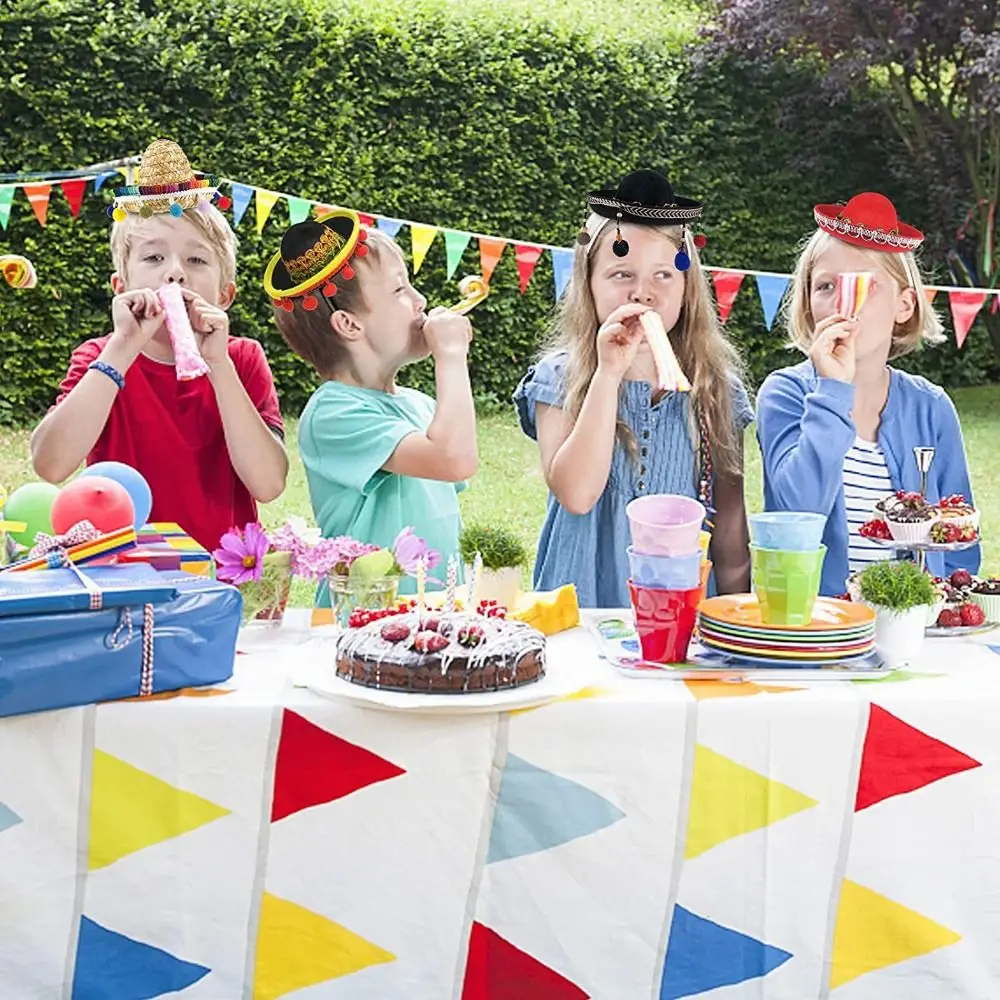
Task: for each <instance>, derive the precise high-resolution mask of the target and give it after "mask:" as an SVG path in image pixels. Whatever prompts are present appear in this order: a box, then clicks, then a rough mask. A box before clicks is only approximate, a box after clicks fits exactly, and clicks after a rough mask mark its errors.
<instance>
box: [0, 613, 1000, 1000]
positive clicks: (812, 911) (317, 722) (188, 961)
mask: <svg viewBox="0 0 1000 1000" xmlns="http://www.w3.org/2000/svg"><path fill="white" fill-rule="evenodd" d="M994 636H996V638H994V639H993V640H992V641H993V642H994V643H996V644H998V645H997V646H996V648H991V647H990V645H989V640H990V637H989V636H986V637H984V638H982V639H978V640H965V641H962V640H957V639H947V640H944V639H939V640H930V641H928V642H927V644H926V648H925V651H924V654H923V655H922V657H921V658H920V660H919V662H918V663H916V664H914V665H913V666H912V667H910V668H908V669H907V670H906V671H902V672H898V673H896V674H894V675H893V676H892V677H891V678H888V679H885V680H880V681H877V682H851V681H835V682H830V681H825V682H820V683H815V684H812V685H797V684H795V680H794V677H790V678H789V682H788V684H787V685H784V686H783V685H764V686H761V685H757V684H753V683H749V684H726V683H720V682H707V681H701V682H692V683H684V682H681V681H676V680H672V681H666V680H661V681H650V680H629V679H625V678H621V677H619V676H618V675H616V674H615V673H614V672H613V671H612V670H611V668H610V667H609V666H608V665H607V664H606V663H605V662H604V661H601V660H599V659H598V657H597V655H596V649H595V647H594V646H593V644H592V642H591V640H590V638H589V636H588V635H587V633H585V632H584V631H582V630H579V631H577V632H574V633H566V634H564V635H561V636H557V637H555V638H553V639H552V640H551V641H550V657H551V658H552V659H553V660H554V661H555V660H557V659H558V660H559V662H561V663H562V664H571V665H572V668H573V669H574V670H579V671H580V676H581V684H584V685H585V686H584V688H583V690H582V691H581V692H579V693H578V694H577V695H575V696H573V697H569V698H564V699H562V700H559V701H556V702H554V703H551V704H548V705H545V706H543V707H538V708H533V709H528V710H524V711H520V712H515V713H503V714H499V713H486V714H460V713H456V714H447V715H433V714H420V713H399V712H385V711H377V710H373V709H370V708H363V707H359V706H357V705H354V704H350V703H347V702H342V701H335V700H330V699H328V698H323V697H320V696H318V695H316V694H313V693H312V692H310V691H308V690H305V689H302V688H296V687H294V686H293V685H292V682H291V679H292V678H293V677H296V676H298V675H299V674H300V672H301V671H302V668H303V665H308V664H312V665H313V666H314V668H315V666H316V665H320V666H321V667H328V668H329V669H332V658H331V646H330V640H329V638H324V637H323V632H322V631H321V630H317V631H316V632H313V633H309V632H308V630H306V629H304V628H303V629H301V630H299V629H295V628H285V629H283V630H279V631H275V632H271V633H267V634H258V635H256V636H254V635H250V634H248V635H246V637H245V638H244V639H243V640H242V641H241V649H242V650H243V652H242V653H241V654H240V655H239V656H238V658H237V670H236V674H235V676H234V678H233V680H232V681H231V682H230V683H228V684H226V685H224V686H223V687H222V688H221V689H213V690H202V691H197V692H194V691H192V692H184V693H182V694H180V695H175V696H170V697H162V698H157V699H153V700H145V701H143V702H138V701H132V702H122V703H113V704H102V705H98V706H88V707H84V708H78V709H70V710H66V711H59V712H51V713H44V714H40V715H34V716H24V717H20V718H10V719H3V720H0V998H2V1000H34V998H38V1000H53V998H58V997H67V998H69V997H72V998H73V1000H104V998H107V1000H132V998H140V997H144V998H145V997H156V996H162V995H165V994H169V993H171V992H176V993H178V994H179V995H181V996H183V997H184V998H186V1000H236V998H252V1000H271V998H277V997H282V996H289V995H293V996H295V997H296V998H301V1000H320V998H329V1000H341V998H343V1000H396V998H398V1000H424V998H426V1000H450V998H454V1000H513V998H517V1000H563V998H581V997H594V998H601V1000H640V998H642V1000H645V998H651V1000H671V998H679V997H686V996H698V997H700V998H703V1000H744V998H747V1000H749V998H755V1000H758V998H767V1000H810V998H814V997H816V998H819V997H827V996H831V995H832V996H835V997H836V998H838V1000H840V998H843V1000H896V998H898V1000H951V998H954V1000H958V998H962V1000H968V998H982V1000H992V998H996V997H1000V949H998V948H997V947H996V942H997V941H998V940H1000V846H998V837H997V831H998V830H1000V767H998V760H1000V724H998V719H1000V656H998V653H1000V633H994Z"/></svg>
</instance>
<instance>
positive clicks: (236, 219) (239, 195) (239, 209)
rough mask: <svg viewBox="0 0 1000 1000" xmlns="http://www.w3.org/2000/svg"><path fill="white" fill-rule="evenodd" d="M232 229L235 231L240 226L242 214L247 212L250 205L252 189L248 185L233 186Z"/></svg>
mask: <svg viewBox="0 0 1000 1000" xmlns="http://www.w3.org/2000/svg"><path fill="white" fill-rule="evenodd" d="M232 189H233V228H234V229H235V228H236V227H237V226H238V225H239V224H240V219H242V218H243V213H244V212H245V211H246V210H247V208H248V207H249V205H250V199H251V198H252V197H253V188H252V187H250V185H249V184H235V183H234V184H233V185H232Z"/></svg>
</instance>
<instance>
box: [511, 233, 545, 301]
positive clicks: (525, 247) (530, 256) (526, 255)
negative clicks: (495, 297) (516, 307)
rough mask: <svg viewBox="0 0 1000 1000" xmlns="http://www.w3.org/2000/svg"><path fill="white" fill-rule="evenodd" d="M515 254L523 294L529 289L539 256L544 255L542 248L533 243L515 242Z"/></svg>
mask: <svg viewBox="0 0 1000 1000" xmlns="http://www.w3.org/2000/svg"><path fill="white" fill-rule="evenodd" d="M514 256H515V258H516V260H517V277H518V279H519V280H520V282H521V294H522V295H524V293H525V292H526V291H527V290H528V282H529V281H531V274H532V272H533V271H534V270H535V265H536V264H537V263H538V258H539V257H541V256H542V248H541V247H539V246H534V245H533V244H531V243H515V244H514Z"/></svg>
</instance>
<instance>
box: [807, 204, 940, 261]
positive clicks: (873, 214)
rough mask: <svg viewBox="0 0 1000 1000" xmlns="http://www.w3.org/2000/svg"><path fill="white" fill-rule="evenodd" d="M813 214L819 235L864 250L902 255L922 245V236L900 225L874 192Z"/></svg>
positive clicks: (893, 209)
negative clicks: (834, 238)
mask: <svg viewBox="0 0 1000 1000" xmlns="http://www.w3.org/2000/svg"><path fill="white" fill-rule="evenodd" d="M813 214H814V215H815V217H816V225H817V226H819V228H820V229H822V230H823V232H825V233H829V234H830V235H831V236H835V237H836V238H837V239H838V240H843V241H844V242H845V243H851V244H853V245H854V246H856V247H864V248H865V249H866V250H881V251H882V252H883V253H906V252H907V251H908V250H916V249H917V247H918V246H920V244H921V243H923V241H924V234H923V233H922V232H920V230H919V229H914V228H913V226H908V225H907V224H906V223H905V222H901V221H900V220H899V216H897V215H896V206H895V205H893V203H892V202H891V201H889V199H888V198H886V196H885V195H884V194H877V193H876V192H874V191H866V192H865V193H864V194H856V195H855V196H854V197H853V198H852V199H851V200H850V201H849V202H848V203H847V204H846V205H817V206H816V207H815V208H814V209H813Z"/></svg>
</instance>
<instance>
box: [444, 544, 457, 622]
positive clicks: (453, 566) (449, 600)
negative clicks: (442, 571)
mask: <svg viewBox="0 0 1000 1000" xmlns="http://www.w3.org/2000/svg"><path fill="white" fill-rule="evenodd" d="M457 586H458V560H457V559H456V558H455V556H454V555H450V556H448V590H447V591H446V593H445V599H444V607H445V611H454V610H455V588H456V587H457Z"/></svg>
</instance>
